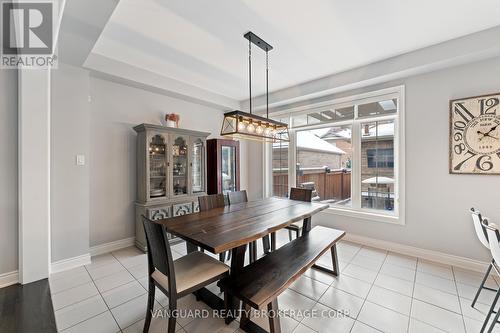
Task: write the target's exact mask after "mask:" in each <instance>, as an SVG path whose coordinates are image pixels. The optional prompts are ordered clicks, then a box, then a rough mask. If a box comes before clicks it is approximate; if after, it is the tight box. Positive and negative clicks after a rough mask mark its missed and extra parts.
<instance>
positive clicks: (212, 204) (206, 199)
mask: <svg viewBox="0 0 500 333" xmlns="http://www.w3.org/2000/svg"><path fill="white" fill-rule="evenodd" d="M198 204H199V206H200V212H203V211H206V210H210V209H214V208H220V207H224V206H225V205H226V196H225V195H224V194H210V195H204V196H199V197H198ZM226 255H227V259H228V260H229V259H231V252H230V251H226V252H222V253H220V254H219V260H220V261H222V262H226Z"/></svg>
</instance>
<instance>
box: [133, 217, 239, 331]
mask: <svg viewBox="0 0 500 333" xmlns="http://www.w3.org/2000/svg"><path fill="white" fill-rule="evenodd" d="M142 224H143V226H144V232H145V234H146V242H147V245H148V254H147V256H148V305H147V309H146V320H145V321H144V329H143V332H144V333H147V332H148V331H149V326H150V324H151V317H152V311H153V307H154V303H155V291H156V287H158V289H160V291H161V292H162V293H164V294H165V295H166V296H167V297H168V309H169V313H168V333H174V332H175V325H176V319H177V318H176V311H175V310H177V300H178V299H180V298H182V297H184V296H186V295H189V294H191V293H193V292H195V291H197V290H199V289H201V288H203V287H205V286H207V285H209V284H211V283H213V282H215V281H218V280H220V279H222V278H224V277H226V276H228V275H229V267H228V266H227V265H226V264H224V263H222V262H220V261H218V260H217V259H214V258H212V257H210V256H209V255H207V254H205V253H203V252H200V251H195V252H191V253H189V254H187V255H185V256H183V257H181V258H179V259H177V260H175V261H174V260H173V259H172V250H171V249H170V243H169V241H168V237H167V230H166V229H165V228H164V227H163V226H162V225H160V224H157V223H155V222H153V221H151V220H149V219H148V218H147V217H146V216H144V215H142Z"/></svg>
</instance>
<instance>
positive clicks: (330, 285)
mask: <svg viewBox="0 0 500 333" xmlns="http://www.w3.org/2000/svg"><path fill="white" fill-rule="evenodd" d="M361 248H362V247H359V248H358V249H357V251H356V253H355V254H354V255H353V257H352V258H354V257H355V256H356V254H358V252H359V251H360V250H361ZM337 251H338V249H337ZM351 260H352V259H351ZM339 261H340V260H339ZM348 265H349V263H347V265H346V267H347V266H348ZM339 268H340V266H339ZM309 269H312V266H311V267H310V268H309ZM344 269H345V267H344ZM307 277H308V278H310V279H311V280H314V281H316V282H320V283H323V282H321V281H319V280H316V279H314V278H312V277H309V276H307ZM334 281H335V277H334V280H333V281H332V282H331V283H330V284H327V283H323V284H324V285H327V286H328V288H326V290H325V291H324V292H323V293H322V294H321V296H320V297H319V298H318V300H314V299H312V298H310V297H308V296H306V295H304V294H302V293H300V292H298V291H295V290H293V289H291V290H292V291H294V292H296V293H297V294H299V295H302V296H304V297H306V298H309V299H310V300H313V301H314V302H315V303H314V304H313V306H312V307H311V309H312V308H314V307H315V306H316V305H318V304H320V305H322V306H325V307H327V308H329V309H332V310H334V311H335V312H338V311H337V310H335V309H333V308H331V307H329V306H327V305H324V304H323V303H320V302H319V300H320V299H321V297H323V295H324V294H325V293H326V292H327V291H328V289H329V288H330V287H332V284H333V282H334ZM332 288H334V287H332ZM349 318H351V319H354V318H352V317H349ZM292 319H294V318H292ZM304 319H305V318H302V319H301V320H300V321H299V320H297V321H298V322H299V325H297V327H296V328H295V329H294V330H293V331H292V333H293V332H294V331H295V330H296V329H297V328H298V327H299V326H300V325H303V326H305V327H307V328H309V329H311V330H312V331H314V332H317V331H316V330H315V329H313V328H312V327H309V326H307V325H306V324H304V323H303V321H304ZM355 322H356V320H355V319H354V323H355ZM354 323H353V326H354ZM351 330H352V327H351Z"/></svg>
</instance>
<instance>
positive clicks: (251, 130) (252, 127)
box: [247, 123, 255, 133]
mask: <svg viewBox="0 0 500 333" xmlns="http://www.w3.org/2000/svg"><path fill="white" fill-rule="evenodd" d="M247 131H248V133H253V131H255V126H254V125H253V124H252V123H250V124H248V126H247Z"/></svg>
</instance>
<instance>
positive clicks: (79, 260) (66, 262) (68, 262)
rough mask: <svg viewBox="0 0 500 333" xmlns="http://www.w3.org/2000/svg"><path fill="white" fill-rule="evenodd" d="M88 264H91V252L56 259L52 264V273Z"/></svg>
mask: <svg viewBox="0 0 500 333" xmlns="http://www.w3.org/2000/svg"><path fill="white" fill-rule="evenodd" d="M88 264H90V253H86V254H83V255H81V256H77V257H73V258H68V259H63V260H59V261H55V262H53V263H51V264H50V274H54V273H59V272H62V271H67V270H68V269H72V268H77V267H80V266H84V265H88Z"/></svg>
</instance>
